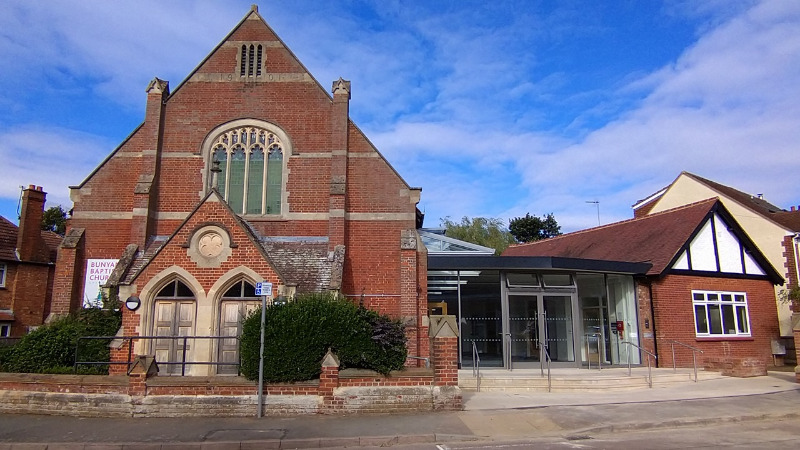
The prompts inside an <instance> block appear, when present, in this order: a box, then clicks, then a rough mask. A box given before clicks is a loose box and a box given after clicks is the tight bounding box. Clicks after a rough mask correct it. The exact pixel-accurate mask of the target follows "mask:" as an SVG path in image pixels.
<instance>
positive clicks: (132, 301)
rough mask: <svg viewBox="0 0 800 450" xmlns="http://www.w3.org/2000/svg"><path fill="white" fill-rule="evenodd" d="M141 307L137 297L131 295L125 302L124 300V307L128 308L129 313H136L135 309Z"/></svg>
mask: <svg viewBox="0 0 800 450" xmlns="http://www.w3.org/2000/svg"><path fill="white" fill-rule="evenodd" d="M141 305H142V301H141V300H140V299H139V297H134V296H133V295H131V296H130V297H128V299H127V300H125V307H126V308H128V310H130V311H136V310H137V309H139V306H141Z"/></svg>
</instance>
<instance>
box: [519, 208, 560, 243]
mask: <svg viewBox="0 0 800 450" xmlns="http://www.w3.org/2000/svg"><path fill="white" fill-rule="evenodd" d="M508 230H509V232H511V234H512V235H513V236H514V238H515V239H516V240H517V241H519V242H533V241H540V240H542V239H547V238H551V237H554V236H558V235H559V234H561V226H560V225H559V224H558V222H557V221H556V218H555V217H554V216H553V213H550V214H547V215H544V216H542V217H541V218H540V217H537V216H532V215H530V213H527V214H525V217H515V218H513V219H511V220H510V221H509V223H508Z"/></svg>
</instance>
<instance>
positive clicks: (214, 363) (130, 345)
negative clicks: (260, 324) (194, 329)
mask: <svg viewBox="0 0 800 450" xmlns="http://www.w3.org/2000/svg"><path fill="white" fill-rule="evenodd" d="M93 339H104V340H108V341H115V340H121V341H122V342H123V344H122V345H125V342H126V341H127V342H128V360H127V361H125V362H123V361H79V360H78V349H79V347H80V343H81V340H93ZM136 339H142V340H148V339H149V340H152V339H172V340H176V339H182V340H183V348H182V352H181V361H177V362H175V361H158V362H157V364H158V365H161V366H170V365H172V366H176V365H180V366H181V376H185V375H186V366H187V365H196V366H237V373H240V369H241V363H240V362H230V363H228V362H219V361H186V348H187V343H188V340H189V339H217V340H221V339H239V337H238V336H81V337H79V338H78V340H77V341H76V343H75V363H74V367H73V370H74V371H75V372H76V373H77V372H78V365H87V366H91V365H123V364H124V365H126V366H128V367H127V370H126V374H128V375H130V371H131V368H132V366H133V341H134V340H136ZM120 347H121V346H120Z"/></svg>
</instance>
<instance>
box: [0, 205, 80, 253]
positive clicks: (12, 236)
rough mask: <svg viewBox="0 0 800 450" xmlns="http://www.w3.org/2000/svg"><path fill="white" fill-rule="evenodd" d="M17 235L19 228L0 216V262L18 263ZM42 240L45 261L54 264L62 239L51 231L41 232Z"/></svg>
mask: <svg viewBox="0 0 800 450" xmlns="http://www.w3.org/2000/svg"><path fill="white" fill-rule="evenodd" d="M18 233H19V227H17V226H16V225H15V224H13V223H12V222H11V221H9V220H8V219H6V218H5V217H3V216H0V261H19V258H18V257H17V253H16V249H17V234H18ZM42 239H43V240H44V244H45V246H46V248H47V260H48V261H50V262H52V263H54V262H56V255H57V253H58V246H59V245H61V241H62V240H63V239H64V237H63V236H60V235H58V234H56V233H53V232H52V231H42Z"/></svg>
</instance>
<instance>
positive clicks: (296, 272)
mask: <svg viewBox="0 0 800 450" xmlns="http://www.w3.org/2000/svg"><path fill="white" fill-rule="evenodd" d="M259 241H260V243H261V246H262V247H264V250H265V251H266V252H267V254H269V256H270V260H271V262H272V263H273V264H274V265H275V266H276V267H275V268H276V269H277V270H278V272H280V273H281V275H283V277H284V279H285V281H286V283H290V284H295V285H297V291H298V292H318V291H322V290H325V289H328V287H329V286H330V284H331V269H332V263H333V262H334V255H332V254H329V252H328V238H327V237H322V238H320V237H302V236H295V237H262V238H260V239H259Z"/></svg>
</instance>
